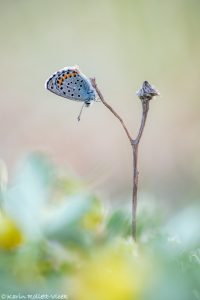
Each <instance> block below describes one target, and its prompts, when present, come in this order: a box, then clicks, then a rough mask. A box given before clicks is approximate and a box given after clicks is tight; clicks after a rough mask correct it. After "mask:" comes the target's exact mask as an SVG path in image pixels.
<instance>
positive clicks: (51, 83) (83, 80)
mask: <svg viewBox="0 0 200 300" xmlns="http://www.w3.org/2000/svg"><path fill="white" fill-rule="evenodd" d="M46 89H47V90H49V91H50V92H52V93H54V94H56V95H58V96H61V97H64V98H67V99H69V100H74V101H79V102H83V106H82V108H81V111H80V114H79V116H78V120H79V121H80V116H81V113H82V110H83V107H84V106H86V107H89V106H90V104H91V103H92V102H93V101H95V100H96V94H95V90H94V88H93V87H92V84H91V82H90V80H89V79H88V78H87V77H86V76H85V75H84V74H83V73H82V72H81V71H80V69H79V67H78V66H74V67H66V68H64V69H62V70H59V71H57V72H56V73H55V74H53V75H52V76H51V77H50V78H49V79H48V80H47V81H46Z"/></svg>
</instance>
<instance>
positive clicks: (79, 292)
mask: <svg viewBox="0 0 200 300" xmlns="http://www.w3.org/2000/svg"><path fill="white" fill-rule="evenodd" d="M120 247H121V246H120ZM128 247H129V245H128ZM113 250H114V249H113ZM128 253H129V250H128V252H127V253H125V252H122V253H119V252H118V251H110V249H106V251H105V250H104V251H103V252H102V253H101V254H99V255H97V256H96V257H95V258H93V259H91V260H90V261H89V262H87V263H86V264H85V265H84V267H83V268H82V269H81V270H80V271H79V272H78V273H77V274H76V275H75V279H74V281H73V283H72V285H71V287H72V297H73V299H75V300H139V299H140V295H141V292H142V290H143V288H144V286H145V285H146V283H147V273H148V272H146V271H147V267H146V266H145V264H144V263H143V262H142V263H141V264H140V263H139V264H138V263H136V262H134V260H135V259H134V258H133V256H132V255H127V254H128Z"/></svg>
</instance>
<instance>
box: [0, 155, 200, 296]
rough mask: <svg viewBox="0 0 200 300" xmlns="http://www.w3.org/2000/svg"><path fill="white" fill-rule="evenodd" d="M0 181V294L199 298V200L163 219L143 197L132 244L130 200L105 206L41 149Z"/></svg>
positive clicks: (4, 168) (4, 167) (78, 180)
mask: <svg viewBox="0 0 200 300" xmlns="http://www.w3.org/2000/svg"><path fill="white" fill-rule="evenodd" d="M1 165H2V166H3V170H4V173H5V174H6V171H5V170H6V166H5V165H4V164H3V163H2V164H1ZM1 181H2V182H1V183H0V186H3V189H1V215H0V291H1V293H6V292H7V293H18V292H19V291H20V293H22V294H27V293H29V294H30V293H39V292H45V293H51V292H54V293H56V292H57V293H58V292H59V293H61V292H63V293H65V294H67V295H68V296H69V299H74V300H79V299H80V300H134V299H138V300H140V299H144V300H145V299H148V300H151V299H152V300H153V299H154V300H155V299H156V300H161V299H162V300H165V299H166V300H167V299H171V300H173V299H174V300H179V299H180V300H192V299H200V289H199V288H200V284H199V279H200V237H199V232H200V221H199V216H198V214H199V208H198V207H193V208H192V207H191V208H188V209H185V210H184V211H182V212H180V213H178V214H176V215H174V216H173V217H172V218H171V219H170V220H169V221H168V222H165V221H164V220H163V218H162V217H161V216H162V214H160V212H159V211H158V209H155V206H154V205H153V204H152V205H151V202H150V203H148V205H147V204H145V203H144V204H142V205H141V206H140V207H139V213H138V237H137V243H135V242H134V241H133V240H132V238H131V236H130V228H131V217H130V212H129V211H130V209H128V206H126V205H123V207H112V208H110V209H108V208H107V207H105V205H103V204H102V201H101V199H99V197H97V196H96V195H93V194H92V192H88V190H87V187H86V186H85V185H84V183H83V182H81V181H80V179H78V178H76V177H75V176H74V175H73V176H70V174H66V172H63V171H61V170H59V169H56V168H55V166H53V165H52V163H51V162H50V161H49V160H48V159H47V158H46V157H44V156H43V155H41V154H31V155H29V156H28V157H27V158H26V159H25V160H23V161H22V162H21V163H20V164H19V165H18V167H17V169H16V172H15V174H14V177H13V179H12V181H11V182H9V184H8V183H7V181H5V176H1ZM147 200H148V199H147Z"/></svg>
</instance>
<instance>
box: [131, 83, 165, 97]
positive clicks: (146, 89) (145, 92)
mask: <svg viewBox="0 0 200 300" xmlns="http://www.w3.org/2000/svg"><path fill="white" fill-rule="evenodd" d="M136 94H137V96H138V97H139V98H140V99H141V100H142V101H143V100H151V99H152V98H153V97H154V96H159V95H160V94H159V92H158V91H157V90H156V89H155V87H153V86H152V85H151V84H150V83H149V82H148V81H144V82H143V85H142V87H141V88H140V89H139V91H137V93H136Z"/></svg>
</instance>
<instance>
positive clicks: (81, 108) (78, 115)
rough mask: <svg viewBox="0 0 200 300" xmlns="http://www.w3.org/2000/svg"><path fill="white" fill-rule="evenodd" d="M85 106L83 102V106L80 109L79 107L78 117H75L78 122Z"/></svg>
mask: <svg viewBox="0 0 200 300" xmlns="http://www.w3.org/2000/svg"><path fill="white" fill-rule="evenodd" d="M85 105H86V106H87V104H85V102H84V103H83V105H82V107H81V110H80V113H79V115H78V117H77V120H78V122H79V121H80V120H81V114H82V111H83V108H84V106H85Z"/></svg>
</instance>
